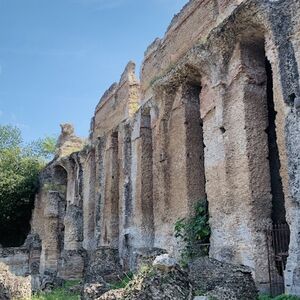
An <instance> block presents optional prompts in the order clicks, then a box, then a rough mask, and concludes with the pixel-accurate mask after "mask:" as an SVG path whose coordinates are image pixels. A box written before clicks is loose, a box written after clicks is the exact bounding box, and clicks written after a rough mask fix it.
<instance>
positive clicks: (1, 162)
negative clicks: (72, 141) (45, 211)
mask: <svg viewBox="0 0 300 300" xmlns="http://www.w3.org/2000/svg"><path fill="white" fill-rule="evenodd" d="M55 144H56V139H55V138H52V137H47V138H44V139H39V140H37V141H34V142H31V143H29V144H25V143H24V142H23V140H22V134H21V131H20V129H19V128H17V127H14V126H10V125H4V126H3V125H0V244H2V245H3V246H5V247H9V246H20V245H21V244H22V243H23V242H24V240H25V238H26V235H27V234H28V232H29V230H30V224H29V223H30V219H31V212H32V209H33V205H34V198H35V194H36V192H37V189H38V177H39V173H40V171H41V169H42V168H43V167H44V166H45V164H46V163H47V161H48V160H49V159H51V157H52V156H53V154H54V152H55Z"/></svg>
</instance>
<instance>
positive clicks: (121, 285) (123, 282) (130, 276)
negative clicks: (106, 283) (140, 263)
mask: <svg viewBox="0 0 300 300" xmlns="http://www.w3.org/2000/svg"><path fill="white" fill-rule="evenodd" d="M132 279H133V273H131V272H129V273H124V277H123V278H120V281H117V282H114V283H111V284H110V287H111V289H112V290H118V289H123V288H125V287H126V286H127V285H128V283H129V282H130V281H131V280H132Z"/></svg>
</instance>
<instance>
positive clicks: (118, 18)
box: [0, 0, 187, 141]
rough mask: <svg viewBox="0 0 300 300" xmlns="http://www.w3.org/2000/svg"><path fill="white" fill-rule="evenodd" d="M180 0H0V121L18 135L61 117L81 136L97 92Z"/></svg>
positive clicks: (44, 131)
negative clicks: (9, 126)
mask: <svg viewBox="0 0 300 300" xmlns="http://www.w3.org/2000/svg"><path fill="white" fill-rule="evenodd" d="M186 2H187V0H0V124H13V125H17V126H19V127H20V128H21V129H22V132H23V136H24V139H25V140H26V141H30V140H33V139H36V138H38V137H44V136H46V135H53V134H58V132H59V124H60V123H62V122H71V123H73V124H74V125H75V127H76V132H77V133H78V134H79V135H80V136H87V135H88V128H89V123H90V119H91V117H92V115H93V112H94V108H95V106H96V104H97V103H98V101H99V98H100V96H101V95H102V94H103V92H104V91H105V90H106V89H107V88H108V87H109V86H110V84H111V83H113V82H114V81H118V80H119V77H120V75H121V73H122V71H123V69H124V67H125V65H126V64H127V62H128V61H129V60H134V61H136V62H137V64H138V68H139V66H140V63H141V61H142V59H143V55H144V51H145V49H146V48H147V46H148V45H149V44H150V43H151V42H152V41H153V40H154V39H155V38H156V37H161V36H163V34H164V32H165V30H166V28H167V26H168V24H169V23H170V21H171V19H172V17H173V15H174V14H175V13H177V12H179V10H180V9H181V7H182V6H183V5H184V4H185V3H186ZM137 71H138V72H139V69H138V70H137Z"/></svg>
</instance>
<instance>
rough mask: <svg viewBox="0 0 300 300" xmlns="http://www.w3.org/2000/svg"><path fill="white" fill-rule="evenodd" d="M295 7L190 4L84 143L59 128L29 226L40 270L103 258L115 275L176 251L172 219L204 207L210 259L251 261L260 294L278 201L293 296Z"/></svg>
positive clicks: (115, 90) (108, 102)
mask: <svg viewBox="0 0 300 300" xmlns="http://www.w3.org/2000/svg"><path fill="white" fill-rule="evenodd" d="M299 6H300V4H299V1H295V0H286V1H268V0H263V1H261V0H260V1H258V0H244V1H243V0H226V1H225V0H218V1H208V0H191V1H190V2H189V3H188V4H187V5H186V6H185V7H184V8H183V10H182V11H181V12H180V13H179V14H178V15H177V16H175V18H174V19H173V21H172V23H171V25H170V27H169V28H168V30H167V32H166V34H165V36H164V37H163V38H162V39H157V40H156V41H155V42H154V43H153V44H152V45H151V46H150V47H149V48H148V49H147V51H146V53H145V58H144V62H143V64H142V68H141V76H140V77H141V82H139V80H138V79H137V77H136V75H135V65H134V63H133V62H130V63H129V64H128V65H127V67H126V68H125V71H124V73H123V74H122V76H121V79H120V81H119V82H118V83H115V84H113V85H112V86H111V87H110V88H109V89H108V91H107V92H106V93H105V94H104V96H103V97H102V99H101V100H100V102H99V104H98V106H97V108H96V110H95V115H94V117H93V118H92V122H91V132H90V137H89V140H88V142H87V143H86V145H85V147H83V146H84V143H83V142H81V141H80V140H79V139H78V138H76V136H75V135H74V132H73V130H72V129H70V128H69V127H68V126H67V127H66V126H65V127H63V128H62V129H63V130H62V137H61V139H60V144H59V146H60V149H64V150H65V151H59V152H58V155H57V157H56V158H55V160H54V161H53V162H52V163H51V164H50V165H49V166H48V167H47V168H46V169H45V170H44V172H43V174H42V176H41V181H42V188H41V191H40V193H39V194H38V195H37V198H36V205H35V211H34V214H33V220H32V232H33V233H35V234H37V235H39V237H40V238H41V240H42V254H41V265H40V272H41V273H44V272H45V271H51V272H54V273H56V274H59V276H61V277H63V278H81V277H82V276H83V274H84V272H85V271H84V270H89V271H88V272H89V274H90V273H92V270H91V269H90V268H89V266H90V265H95V268H96V269H97V270H98V268H100V269H101V264H102V262H101V261H102V260H103V258H102V257H103V256H102V254H101V253H106V252H107V251H108V252H109V253H116V255H118V256H119V259H120V263H121V264H122V266H123V268H124V269H135V268H136V266H135V264H136V255H137V254H136V253H140V252H147V253H151V251H155V249H165V250H166V251H168V252H170V253H172V254H174V255H175V256H176V255H179V251H180V245H179V244H178V241H177V240H176V239H175V237H174V224H175V222H176V221H177V220H178V219H180V218H184V217H187V216H189V215H191V214H192V213H193V207H194V204H195V203H196V202H197V201H199V200H204V199H207V201H208V203H209V215H210V226H211V230H212V234H211V247H210V256H211V257H212V258H215V259H217V260H220V261H223V262H227V263H233V264H237V265H240V264H242V265H246V266H248V267H250V269H251V270H252V274H253V277H254V279H255V281H256V284H257V286H258V287H259V288H260V289H261V290H262V291H267V290H268V288H269V274H268V263H267V262H268V256H267V249H268V245H267V242H266V230H269V229H271V228H272V225H273V224H274V223H276V222H275V219H276V218H279V217H278V216H275V215H276V213H275V207H281V217H280V222H287V223H288V224H289V226H290V231H291V236H290V240H291V241H290V247H289V257H288V262H287V265H286V269H285V273H286V274H285V284H286V290H287V292H290V293H294V294H300V277H299V274H300V272H299V259H300V255H299V254H300V252H299V249H300V247H299V246H300V241H299V235H298V232H299V225H298V224H299V221H300V210H299V202H300V189H299V185H300V183H299V182H300V177H299V174H300V172H299V166H300V161H299V160H300V157H299V153H300V149H299V145H300V140H299V136H300V134H299V133H300V127H299V126H300V121H299V116H300V112H299V106H300V105H299V104H297V103H298V102H299V97H300V88H299V73H298V64H299V63H300V51H299V45H300V36H299V34H298V33H299V29H300V22H299V11H300V7H299ZM273 106H274V108H273ZM272 110H274V111H273V115H272V113H271V111H272ZM275 112H276V113H275ZM272 118H273V119H272ZM272 128H273V129H272ZM270 132H272V133H270ZM72 145H73V146H74V148H75V149H76V150H80V149H81V150H80V151H79V152H75V151H71V150H74V148H73V146H72ZM273 146H275V150H274V147H273ZM272 147H273V148H272ZM71 152H75V153H73V154H71ZM274 166H275V167H274ZM276 172H277V173H276ZM275 173H276V174H275ZM274 174H275V175H276V176H277V183H278V182H279V183H280V185H282V188H281V189H280V191H278V187H277V190H276V189H275V188H274V184H272V182H274V178H275V177H274V176H275V175H274ZM277 186H278V185H277ZM278 192H279V193H281V195H282V196H281V198H280V197H278V196H277V193H278ZM279 198H280V199H281V200H278V199H279ZM283 200H284V201H283ZM278 201H281V202H280V203H277V202H278ZM284 211H285V212H286V213H284ZM274 216H275V217H274ZM103 249H110V250H105V251H104V250H103ZM103 251H104V252H103ZM94 253H100V254H101V255H100V257H101V259H98V258H97V257H96V254H94ZM99 261H100V262H99ZM110 261H111V259H110ZM112 261H114V259H112ZM96 262H97V263H96ZM98 262H99V263H98ZM75 265H76V268H73V267H74V266H75ZM99 266H100V267H99ZM66 269H68V272H66Z"/></svg>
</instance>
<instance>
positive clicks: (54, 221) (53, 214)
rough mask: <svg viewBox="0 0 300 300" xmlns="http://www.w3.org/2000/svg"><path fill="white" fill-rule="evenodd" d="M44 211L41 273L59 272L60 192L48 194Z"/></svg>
mask: <svg viewBox="0 0 300 300" xmlns="http://www.w3.org/2000/svg"><path fill="white" fill-rule="evenodd" d="M47 198H48V199H47V201H46V202H45V209H44V220H45V221H44V238H43V240H42V253H41V263H40V273H41V274H43V273H44V272H45V271H50V272H53V273H56V272H57V269H58V260H59V258H60V251H59V240H58V238H59V201H60V197H59V192H52V191H50V192H48V197H47Z"/></svg>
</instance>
